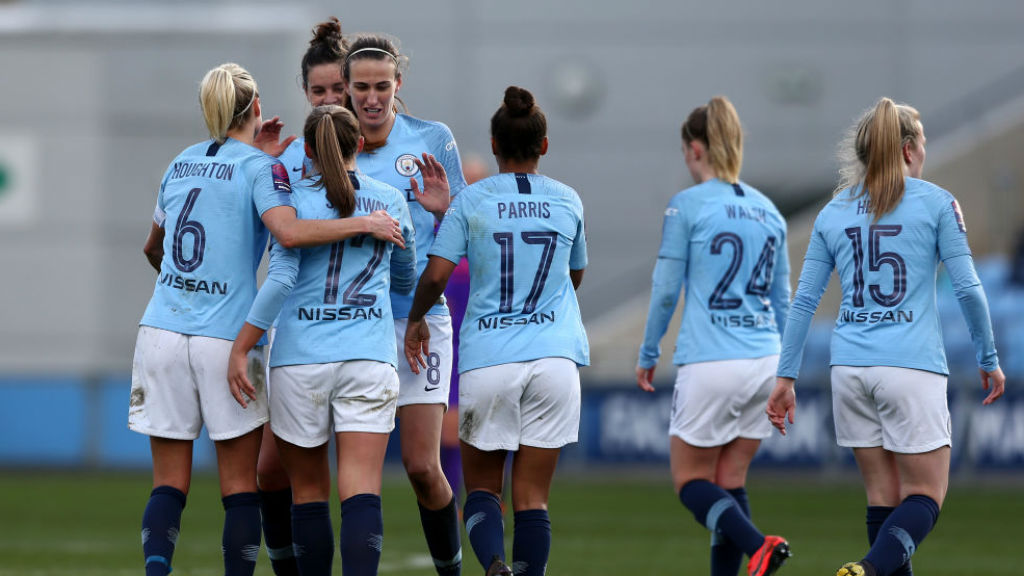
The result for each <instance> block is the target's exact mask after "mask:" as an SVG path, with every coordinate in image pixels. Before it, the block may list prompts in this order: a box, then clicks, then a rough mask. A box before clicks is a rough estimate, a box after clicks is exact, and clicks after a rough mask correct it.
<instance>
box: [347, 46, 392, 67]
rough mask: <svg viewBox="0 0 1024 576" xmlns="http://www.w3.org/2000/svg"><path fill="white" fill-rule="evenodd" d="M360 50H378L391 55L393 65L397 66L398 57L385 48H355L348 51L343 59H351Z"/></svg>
mask: <svg viewBox="0 0 1024 576" xmlns="http://www.w3.org/2000/svg"><path fill="white" fill-rule="evenodd" d="M360 52H380V53H382V54H387V55H388V56H391V59H392V60H394V61H395V66H398V57H397V56H395V55H394V54H392V53H391V52H388V51H387V50H384V49H382V48H360V49H359V50H356V51H355V52H349V54H348V56H346V57H345V60H346V61H348V60H351V59H352V57H353V56H355V55H356V54H359V53H360Z"/></svg>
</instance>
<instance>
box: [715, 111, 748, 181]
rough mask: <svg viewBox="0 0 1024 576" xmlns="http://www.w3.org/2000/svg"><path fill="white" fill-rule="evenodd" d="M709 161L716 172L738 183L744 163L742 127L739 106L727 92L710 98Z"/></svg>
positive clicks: (720, 176)
mask: <svg viewBox="0 0 1024 576" xmlns="http://www.w3.org/2000/svg"><path fill="white" fill-rule="evenodd" d="M707 130H708V134H707V137H708V163H709V164H710V165H711V169H712V170H714V172H715V176H717V177H718V178H719V179H720V180H722V181H724V182H728V183H730V184H735V183H736V182H738V181H739V179H740V168H741V167H742V166H743V127H742V126H740V117H739V115H738V114H737V113H736V108H734V107H733V105H732V102H729V100H728V99H727V98H725V97H724V96H715V97H714V98H712V99H711V101H710V102H708V120H707Z"/></svg>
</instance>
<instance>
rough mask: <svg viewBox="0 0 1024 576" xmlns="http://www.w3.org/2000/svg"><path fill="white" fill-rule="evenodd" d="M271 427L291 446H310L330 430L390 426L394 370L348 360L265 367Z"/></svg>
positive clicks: (395, 392)
mask: <svg viewBox="0 0 1024 576" xmlns="http://www.w3.org/2000/svg"><path fill="white" fill-rule="evenodd" d="M270 381H271V382H272V385H271V387H272V388H273V392H271V393H270V414H271V419H270V429H271V430H273V431H274V435H275V436H277V437H279V438H281V439H282V440H286V441H288V442H290V443H292V444H295V445H296V446H302V447H304V448H313V447H315V446H320V445H321V444H324V443H325V442H327V441H328V440H329V439H330V437H331V420H332V418H333V420H334V431H335V432H377V433H382V434H387V433H389V432H391V431H392V430H393V429H394V428H395V408H396V403H397V401H398V373H396V372H395V367H394V366H392V365H391V364H388V363H386V362H377V361H374V360H349V361H347V362H329V363H326V364H299V365H294V366H278V367H276V368H271V369H270Z"/></svg>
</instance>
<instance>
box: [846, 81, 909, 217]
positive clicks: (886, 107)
mask: <svg viewBox="0 0 1024 576" xmlns="http://www.w3.org/2000/svg"><path fill="white" fill-rule="evenodd" d="M921 132H922V130H921V114H920V113H919V112H918V111H917V110H916V109H914V108H913V107H911V106H908V105H906V104H896V103H894V102H893V101H892V100H890V99H889V98H881V99H880V100H879V101H878V102H877V103H876V104H875V106H874V108H870V109H868V110H867V111H865V112H864V114H862V115H861V117H860V119H859V120H858V121H857V123H856V124H855V125H854V126H853V127H852V128H851V129H850V130H849V131H848V132H847V135H846V137H845V138H843V141H842V143H841V144H840V148H839V163H840V167H839V184H838V185H837V186H836V189H835V193H836V194H838V193H840V192H842V191H843V190H846V189H847V188H849V189H851V191H852V190H853V189H854V188H856V187H858V186H859V187H860V190H858V191H857V192H856V194H855V195H854V196H853V197H854V198H860V197H863V196H864V195H867V196H868V199H869V200H870V210H871V213H872V214H873V215H874V221H875V222H877V221H878V219H879V218H881V217H882V216H884V215H885V214H888V213H889V212H891V211H893V210H894V209H895V208H896V206H898V205H899V203H900V201H901V200H903V188H904V182H903V178H904V172H903V170H904V162H903V146H904V145H906V144H912V143H915V142H917V141H918V139H919V138H920V137H921Z"/></svg>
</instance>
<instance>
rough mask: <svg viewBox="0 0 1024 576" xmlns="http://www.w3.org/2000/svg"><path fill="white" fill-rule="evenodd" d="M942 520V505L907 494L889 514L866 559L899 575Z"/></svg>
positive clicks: (885, 570) (926, 498) (884, 571)
mask: <svg viewBox="0 0 1024 576" xmlns="http://www.w3.org/2000/svg"><path fill="white" fill-rule="evenodd" d="M938 519H939V505H938V504H937V503H936V502H935V500H932V499H931V498H929V497H928V496H924V495H921V494H914V495H913V496H907V498H906V499H905V500H903V502H901V503H900V505H899V506H897V507H896V509H895V510H893V511H892V513H891V514H889V517H888V518H886V519H885V521H884V522H883V523H882V525H881V526H880V527H879V529H878V535H877V537H876V538H875V542H874V544H872V545H871V550H869V551H868V554H867V556H865V557H864V560H866V561H867V562H869V563H871V565H872V566H874V567H875V569H876V570H877V571H878V573H879V574H886V575H889V574H896V573H897V570H899V569H900V568H901V567H902V566H903V565H904V564H907V563H909V562H910V557H911V556H913V555H914V552H915V551H916V550H917V547H918V546H920V544H921V541H923V540H924V539H925V537H926V536H927V535H928V533H929V532H931V531H932V528H934V527H935V523H936V522H937V521H938Z"/></svg>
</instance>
